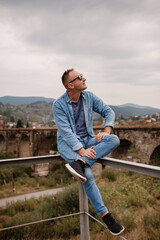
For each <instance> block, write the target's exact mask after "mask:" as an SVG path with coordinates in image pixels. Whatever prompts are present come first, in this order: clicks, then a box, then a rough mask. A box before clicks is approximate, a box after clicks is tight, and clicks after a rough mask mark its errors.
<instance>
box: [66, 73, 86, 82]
mask: <svg viewBox="0 0 160 240" xmlns="http://www.w3.org/2000/svg"><path fill="white" fill-rule="evenodd" d="M76 79H79V80H82V79H83V74H80V75H79V76H78V77H76V78H74V79H73V80H71V81H70V82H69V83H72V82H74V81H75V80H76Z"/></svg>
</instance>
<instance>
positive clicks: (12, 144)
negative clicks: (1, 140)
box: [8, 134, 18, 156]
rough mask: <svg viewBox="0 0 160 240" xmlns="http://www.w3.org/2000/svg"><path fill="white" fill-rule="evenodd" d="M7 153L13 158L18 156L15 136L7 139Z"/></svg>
mask: <svg viewBox="0 0 160 240" xmlns="http://www.w3.org/2000/svg"><path fill="white" fill-rule="evenodd" d="M8 152H9V153H11V154H14V155H15V156H17V155H18V146H17V138H16V135H15V134H11V135H10V136H9V137H8Z"/></svg>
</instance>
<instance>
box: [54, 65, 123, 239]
mask: <svg viewBox="0 0 160 240" xmlns="http://www.w3.org/2000/svg"><path fill="white" fill-rule="evenodd" d="M62 83H63V85H64V87H65V88H66V90H67V91H66V92H65V93H64V94H63V95H62V96H61V97H60V98H58V99H57V100H56V101H55V102H54V104H53V113H54V119H55V121H56V125H57V127H58V132H57V138H58V150H59V153H60V155H61V156H62V158H64V159H65V160H66V161H67V162H68V163H67V164H66V165H65V166H66V168H67V169H68V170H69V172H70V173H71V174H72V175H73V176H74V177H75V178H76V179H77V180H78V181H80V182H82V183H83V188H84V191H85V193H86V194H87V196H88V198H89V199H90V201H91V203H92V204H93V206H94V207H95V209H96V212H97V214H98V215H101V216H102V219H103V221H104V222H105V223H106V225H107V227H108V229H109V230H110V232H111V233H112V234H114V235H118V234H120V233H121V232H122V231H123V230H124V227H123V226H122V225H121V224H119V223H118V222H117V221H116V220H115V219H114V218H113V217H112V216H111V213H110V212H109V211H108V209H107V207H106V206H105V205H104V203H103V201H102V198H101V195H100V192H99V189H98V187H97V185H96V183H95V180H94V176H93V173H92V170H91V166H92V165H93V164H94V163H95V162H96V161H97V159H98V158H101V157H104V156H105V155H107V154H109V153H110V152H111V151H113V150H114V149H115V148H116V147H117V146H118V145H119V139H118V137H117V136H116V135H113V134H111V131H112V128H113V127H114V118H115V114H114V112H113V111H112V109H111V108H110V107H109V106H107V105H105V104H104V103H103V101H102V100H101V99H100V98H98V97H97V96H95V95H94V94H93V93H91V92H88V91H84V90H85V89H86V88H87V86H86V79H85V78H84V77H83V75H82V74H80V73H79V72H77V71H75V70H74V69H73V68H72V69H69V70H67V71H65V72H64V73H63V75H62ZM93 111H95V112H97V113H99V114H100V115H101V116H102V117H103V118H105V128H104V132H100V133H98V134H97V135H96V136H95V134H94V133H93V116H92V112H93Z"/></svg>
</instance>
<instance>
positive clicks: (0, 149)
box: [0, 135, 5, 152]
mask: <svg viewBox="0 0 160 240" xmlns="http://www.w3.org/2000/svg"><path fill="white" fill-rule="evenodd" d="M4 150H5V138H4V136H3V135H0V152H3V151H4Z"/></svg>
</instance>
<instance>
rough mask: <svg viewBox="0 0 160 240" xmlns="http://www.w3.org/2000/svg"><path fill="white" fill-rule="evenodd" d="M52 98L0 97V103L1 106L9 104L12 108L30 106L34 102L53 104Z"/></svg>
mask: <svg viewBox="0 0 160 240" xmlns="http://www.w3.org/2000/svg"><path fill="white" fill-rule="evenodd" d="M54 100H55V99H54V98H45V97H13V96H4V97H0V102H1V103H3V104H10V105H13V106H17V105H23V104H31V103H35V102H47V103H50V102H53V101H54Z"/></svg>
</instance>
